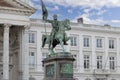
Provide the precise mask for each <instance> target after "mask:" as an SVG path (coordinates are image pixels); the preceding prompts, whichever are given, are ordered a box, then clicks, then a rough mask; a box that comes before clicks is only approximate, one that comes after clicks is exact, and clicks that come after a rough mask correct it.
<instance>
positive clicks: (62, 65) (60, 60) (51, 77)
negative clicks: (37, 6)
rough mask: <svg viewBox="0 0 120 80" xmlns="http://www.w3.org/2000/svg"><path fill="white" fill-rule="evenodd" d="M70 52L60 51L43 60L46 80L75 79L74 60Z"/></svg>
mask: <svg viewBox="0 0 120 80" xmlns="http://www.w3.org/2000/svg"><path fill="white" fill-rule="evenodd" d="M74 60H75V59H74V58H73V56H72V55H71V54H70V53H67V52H65V53H64V52H60V53H56V54H55V55H50V56H48V57H47V58H45V59H44V60H43V66H44V72H45V73H44V74H45V75H44V80H75V79H74V78H73V61H74Z"/></svg>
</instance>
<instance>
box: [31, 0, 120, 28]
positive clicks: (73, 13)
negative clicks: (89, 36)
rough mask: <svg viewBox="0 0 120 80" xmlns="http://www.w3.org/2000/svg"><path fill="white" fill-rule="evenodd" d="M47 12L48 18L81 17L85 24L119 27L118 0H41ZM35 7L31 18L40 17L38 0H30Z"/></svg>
mask: <svg viewBox="0 0 120 80" xmlns="http://www.w3.org/2000/svg"><path fill="white" fill-rule="evenodd" d="M43 1H44V3H45V5H46V7H47V10H48V12H49V17H48V18H49V19H52V16H53V14H58V19H59V20H63V19H66V18H67V19H70V20H71V22H77V19H78V18H80V17H82V18H83V19H84V23H86V24H96V25H104V24H109V25H111V26H118V27H120V0H43ZM30 5H31V6H32V7H34V8H36V9H37V11H36V12H35V13H34V14H33V15H32V16H31V17H32V18H38V19H41V18H42V14H41V5H40V0H30Z"/></svg>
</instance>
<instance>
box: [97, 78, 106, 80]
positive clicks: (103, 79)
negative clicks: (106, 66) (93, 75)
mask: <svg viewBox="0 0 120 80" xmlns="http://www.w3.org/2000/svg"><path fill="white" fill-rule="evenodd" d="M96 80H106V78H97V79H96Z"/></svg>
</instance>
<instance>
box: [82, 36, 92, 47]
mask: <svg viewBox="0 0 120 80" xmlns="http://www.w3.org/2000/svg"><path fill="white" fill-rule="evenodd" d="M83 41H84V47H90V39H89V37H85V38H84V40H83Z"/></svg>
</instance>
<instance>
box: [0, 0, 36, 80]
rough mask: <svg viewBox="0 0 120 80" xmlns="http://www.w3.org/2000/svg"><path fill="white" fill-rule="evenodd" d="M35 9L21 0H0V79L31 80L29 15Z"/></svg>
mask: <svg viewBox="0 0 120 80" xmlns="http://www.w3.org/2000/svg"><path fill="white" fill-rule="evenodd" d="M34 12H35V9H34V8H32V7H31V6H29V5H28V3H26V2H22V1H21V0H0V80H29V66H28V65H27V64H28V63H29V54H28V53H29V50H28V49H29V48H28V30H29V28H30V19H29V17H30V16H31V15H32V14H33V13H34Z"/></svg>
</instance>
